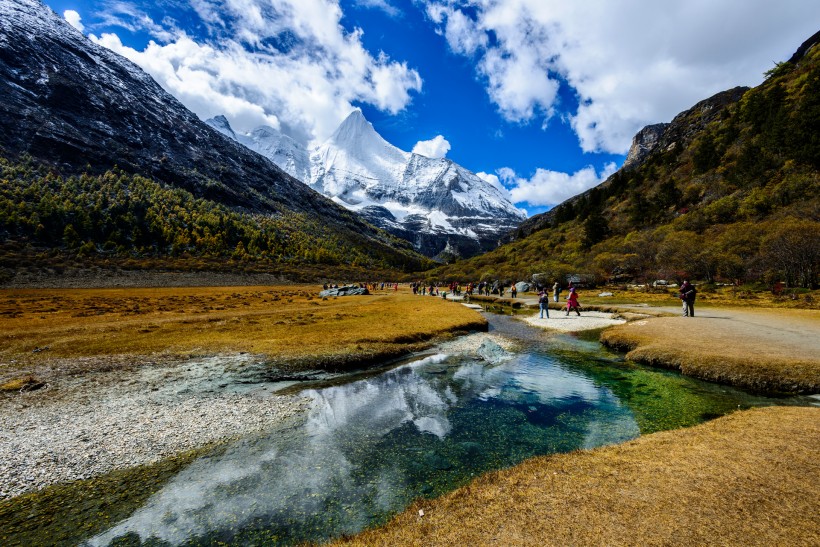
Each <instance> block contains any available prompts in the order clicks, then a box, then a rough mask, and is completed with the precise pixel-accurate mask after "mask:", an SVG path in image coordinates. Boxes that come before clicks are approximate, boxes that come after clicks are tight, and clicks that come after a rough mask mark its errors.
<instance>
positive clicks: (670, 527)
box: [341, 407, 820, 545]
mask: <svg viewBox="0 0 820 547" xmlns="http://www.w3.org/2000/svg"><path fill="white" fill-rule="evenodd" d="M818 446H820V409H817V408H786V407H772V408H765V409H756V410H751V411H745V412H738V413H735V414H733V415H730V416H727V417H724V418H720V419H718V420H714V421H712V422H708V423H705V424H702V425H700V426H697V427H694V428H690V429H682V430H676V431H666V432H661V433H654V434H652V435H647V436H645V437H641V438H638V439H636V440H634V441H631V442H628V443H626V444H623V445H618V446H610V447H604V448H599V449H596V450H591V451H578V452H573V453H570V454H561V455H555V456H547V457H541V458H534V459H532V460H529V461H527V462H525V463H523V464H522V465H519V466H517V467H514V468H512V469H507V470H503V471H499V472H495V473H490V474H488V475H485V476H483V477H480V478H478V479H476V480H475V481H474V482H473V483H471V484H470V485H468V486H466V487H464V488H461V489H459V490H457V491H455V492H452V493H450V494H447V495H445V496H443V497H441V498H439V499H436V500H430V501H426V500H425V501H419V502H416V503H415V504H414V505H413V506H411V507H410V508H409V509H408V510H407V511H405V512H404V513H402V514H400V515H399V516H397V517H396V518H395V519H394V520H393V521H392V522H390V523H389V524H388V525H387V526H385V527H384V528H381V529H376V530H371V531H368V532H365V533H363V534H361V535H359V536H356V537H354V538H349V539H348V540H346V541H343V542H341V543H346V544H352V545H481V544H496V545H705V544H713V543H715V542H719V543H721V544H724V545H816V544H818V542H820V524H818V522H817V518H816V515H817V514H820V497H818V496H817V484H818V483H819V481H820V465H818V463H817V458H816V454H817V448H818ZM421 512H423V516H421V515H422V513H421Z"/></svg>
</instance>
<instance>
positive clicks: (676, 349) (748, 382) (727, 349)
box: [601, 309, 820, 393]
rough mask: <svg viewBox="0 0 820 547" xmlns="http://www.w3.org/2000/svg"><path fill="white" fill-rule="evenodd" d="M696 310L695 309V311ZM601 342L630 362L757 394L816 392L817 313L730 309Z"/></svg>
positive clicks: (653, 323)
mask: <svg viewBox="0 0 820 547" xmlns="http://www.w3.org/2000/svg"><path fill="white" fill-rule="evenodd" d="M696 313H697V312H696ZM601 341H602V342H603V343H604V344H606V345H608V346H610V347H613V348H616V349H620V350H623V351H628V353H627V358H628V359H631V360H633V361H637V362H641V363H645V364H649V365H653V366H664V367H668V368H675V369H679V370H680V371H681V372H682V373H683V374H686V375H689V376H694V377H697V378H701V379H704V380H708V381H713V382H719V383H724V384H730V385H735V386H740V387H744V388H749V389H753V390H757V391H763V392H795V393H800V392H805V393H816V392H818V391H820V312H818V311H816V310H780V309H776V310H775V309H769V310H732V311H731V312H730V314H729V316H728V317H703V316H701V317H697V316H696V317H695V318H686V317H660V318H652V319H647V320H643V321H634V322H632V323H627V324H624V325H620V326H617V327H613V328H611V329H608V330H607V331H605V332H604V333H603V334H602V335H601Z"/></svg>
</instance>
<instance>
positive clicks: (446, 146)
mask: <svg viewBox="0 0 820 547" xmlns="http://www.w3.org/2000/svg"><path fill="white" fill-rule="evenodd" d="M449 151H450V143H449V142H448V141H447V139H445V138H444V137H442V136H441V135H436V136H435V137H433V138H432V139H430V140H429V141H419V142H417V143H416V146H414V147H413V153H414V154H419V155H420V156H426V157H428V158H433V159H438V158H443V157H444V156H446V155H447V152H449Z"/></svg>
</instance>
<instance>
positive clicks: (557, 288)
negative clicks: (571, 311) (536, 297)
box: [552, 281, 561, 302]
mask: <svg viewBox="0 0 820 547" xmlns="http://www.w3.org/2000/svg"><path fill="white" fill-rule="evenodd" d="M560 294H561V285H559V284H558V282H557V281H556V282H555V285H553V286H552V299H553V300H554V301H555V302H558V296H559V295H560Z"/></svg>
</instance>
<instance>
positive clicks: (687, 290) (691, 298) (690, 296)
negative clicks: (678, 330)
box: [679, 280, 698, 317]
mask: <svg viewBox="0 0 820 547" xmlns="http://www.w3.org/2000/svg"><path fill="white" fill-rule="evenodd" d="M697 293H698V291H697V290H695V286H694V285H692V284H691V283H689V281H688V280H684V282H683V284H682V285H681V286H680V295H679V296H680V299H681V302H682V303H683V316H684V317H694V316H695V296H696V295H697Z"/></svg>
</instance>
